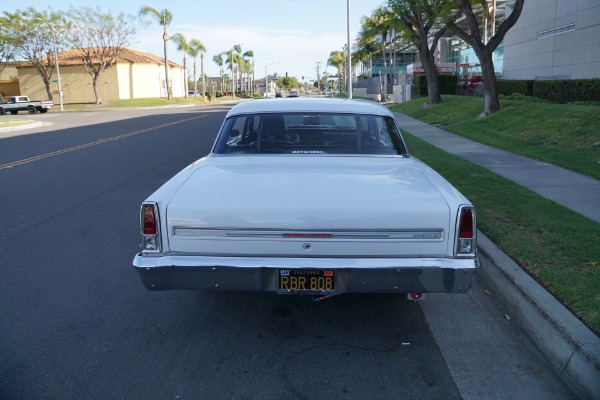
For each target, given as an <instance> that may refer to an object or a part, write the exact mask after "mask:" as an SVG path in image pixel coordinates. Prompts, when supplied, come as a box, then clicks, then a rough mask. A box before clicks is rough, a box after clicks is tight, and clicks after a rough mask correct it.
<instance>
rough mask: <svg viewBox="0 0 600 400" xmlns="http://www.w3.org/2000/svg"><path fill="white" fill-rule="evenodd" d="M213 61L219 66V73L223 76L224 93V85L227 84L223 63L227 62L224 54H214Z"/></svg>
mask: <svg viewBox="0 0 600 400" xmlns="http://www.w3.org/2000/svg"><path fill="white" fill-rule="evenodd" d="M213 62H214V63H215V64H217V65H218V66H219V74H220V77H221V93H223V86H224V85H225V77H224V75H225V71H224V70H223V65H225V62H224V61H223V54H222V53H221V54H217V55H216V56H213Z"/></svg>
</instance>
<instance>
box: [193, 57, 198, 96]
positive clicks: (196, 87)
mask: <svg viewBox="0 0 600 400" xmlns="http://www.w3.org/2000/svg"><path fill="white" fill-rule="evenodd" d="M194 97H198V81H197V80H196V58H195V57H194Z"/></svg>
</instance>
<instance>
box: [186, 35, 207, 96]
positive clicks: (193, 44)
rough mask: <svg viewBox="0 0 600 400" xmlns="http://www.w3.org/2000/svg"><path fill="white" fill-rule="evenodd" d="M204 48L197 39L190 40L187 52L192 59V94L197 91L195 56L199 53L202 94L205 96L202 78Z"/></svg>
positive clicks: (204, 84) (204, 85)
mask: <svg viewBox="0 0 600 400" xmlns="http://www.w3.org/2000/svg"><path fill="white" fill-rule="evenodd" d="M205 51H206V48H205V47H204V45H203V44H202V42H201V41H199V40H198V39H192V40H190V48H189V49H188V54H189V55H190V56H191V57H192V58H193V59H194V96H196V93H197V92H198V81H197V80H196V58H197V57H198V55H199V54H200V55H201V58H202V60H201V65H200V67H201V68H200V71H201V72H200V73H201V74H202V96H203V97H204V96H206V83H205V80H204V52H205Z"/></svg>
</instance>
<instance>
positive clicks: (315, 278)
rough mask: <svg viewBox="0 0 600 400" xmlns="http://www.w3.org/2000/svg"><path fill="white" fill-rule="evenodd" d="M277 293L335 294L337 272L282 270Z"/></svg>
mask: <svg viewBox="0 0 600 400" xmlns="http://www.w3.org/2000/svg"><path fill="white" fill-rule="evenodd" d="M277 292H278V293H286V294H309V295H312V294H315V295H320V294H332V293H335V270H331V269H280V270H279V288H278V290H277Z"/></svg>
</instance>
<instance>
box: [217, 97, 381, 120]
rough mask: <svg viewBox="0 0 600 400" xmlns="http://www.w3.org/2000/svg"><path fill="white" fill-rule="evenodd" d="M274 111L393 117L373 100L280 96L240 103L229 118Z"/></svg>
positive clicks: (228, 115)
mask: <svg viewBox="0 0 600 400" xmlns="http://www.w3.org/2000/svg"><path fill="white" fill-rule="evenodd" d="M274 112H275V113H277V112H300V113H302V112H332V113H338V112H339V113H351V114H369V115H382V116H389V117H393V114H392V113H391V111H390V110H389V109H388V108H387V107H384V106H382V105H381V104H379V103H376V102H374V101H371V100H348V99H339V98H337V99H318V98H316V99H311V98H294V99H286V98H280V99H259V100H251V101H245V102H243V103H239V104H237V105H236V106H234V107H233V108H232V109H231V110H229V112H228V113H227V118H229V117H231V116H234V115H240V114H263V113H274Z"/></svg>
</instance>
